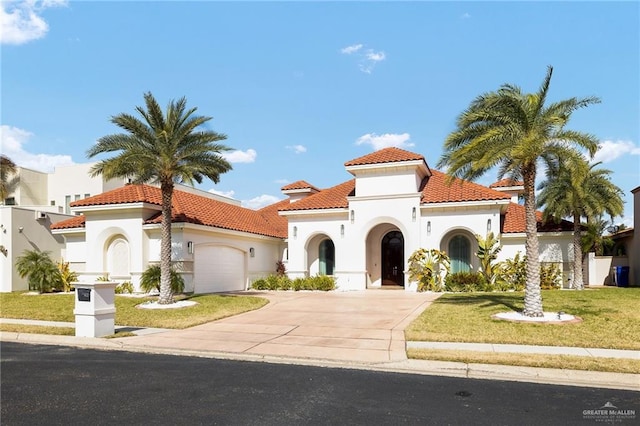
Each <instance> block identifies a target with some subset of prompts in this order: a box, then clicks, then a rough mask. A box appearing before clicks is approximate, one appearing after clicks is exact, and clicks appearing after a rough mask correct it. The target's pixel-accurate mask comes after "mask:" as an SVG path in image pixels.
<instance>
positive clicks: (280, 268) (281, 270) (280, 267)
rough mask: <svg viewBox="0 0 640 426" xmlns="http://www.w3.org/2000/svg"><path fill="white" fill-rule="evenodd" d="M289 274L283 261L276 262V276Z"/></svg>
mask: <svg viewBox="0 0 640 426" xmlns="http://www.w3.org/2000/svg"><path fill="white" fill-rule="evenodd" d="M286 273H287V267H286V266H285V264H284V262H283V261H282V260H278V261H277V262H276V274H277V275H285V274H286Z"/></svg>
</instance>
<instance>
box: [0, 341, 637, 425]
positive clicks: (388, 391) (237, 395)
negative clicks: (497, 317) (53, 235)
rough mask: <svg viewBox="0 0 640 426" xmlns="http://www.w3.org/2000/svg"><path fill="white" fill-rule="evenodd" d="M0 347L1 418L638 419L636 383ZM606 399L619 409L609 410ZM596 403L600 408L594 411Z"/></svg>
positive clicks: (13, 421)
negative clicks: (574, 383)
mask: <svg viewBox="0 0 640 426" xmlns="http://www.w3.org/2000/svg"><path fill="white" fill-rule="evenodd" d="M0 351H1V352H0V360H1V363H0V367H1V370H0V374H1V376H0V385H1V409H0V414H1V418H0V421H1V423H2V425H4V426H8V425H36V424H37V425H44V424H47V425H58V424H59V425H62V424H64V425H76V424H82V425H103V424H105V425H106V424H118V425H129V424H131V425H134V424H135V425H139V424H154V425H164V424H167V425H178V424H189V425H198V424H206V425H289V424H294V425H296V424H325V425H365V424H366V425H398V424H437V425H446V424H450V425H485V424H486V425H555V424H558V425H573V424H576V425H583V424H598V423H603V422H604V421H609V422H611V421H612V420H617V423H616V424H622V425H624V424H629V425H632V424H638V419H640V392H632V391H620V390H610V389H597V388H580V387H571V386H553V385H542V384H531V383H519V382H504V381H494V380H475V379H461V378H449V377H437V376H427V375H414V374H400V373H387V372H375V371H366V370H354V369H344V368H328V367H310V366H299V365H285V364H270V363H266V362H247V361H229V360H217V359H210V358H197V357H184V356H168V355H152V354H142V353H128V352H121V351H113V352H112V351H98V350H93V349H77V348H69V347H60V346H44V345H30V344H20V343H12V342H2V344H1V347H0ZM602 407H607V408H606V409H602ZM610 407H616V409H615V413H617V414H613V412H612V411H607V410H612V409H611V408H610ZM594 410H600V411H603V410H604V411H603V412H607V414H605V415H604V417H603V415H600V417H598V414H597V413H596V412H595V411H594ZM594 413H596V414H594ZM608 413H611V414H608ZM616 416H617V417H616ZM603 420H604V421H603Z"/></svg>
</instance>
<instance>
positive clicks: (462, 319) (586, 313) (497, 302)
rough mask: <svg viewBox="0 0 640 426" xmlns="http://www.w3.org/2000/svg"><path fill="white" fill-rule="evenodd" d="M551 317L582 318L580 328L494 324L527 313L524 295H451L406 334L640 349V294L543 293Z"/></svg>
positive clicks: (621, 291) (424, 338)
mask: <svg viewBox="0 0 640 426" xmlns="http://www.w3.org/2000/svg"><path fill="white" fill-rule="evenodd" d="M542 298H543V306H544V311H545V312H558V311H563V312H565V313H567V314H571V315H576V316H578V317H580V318H582V320H583V321H582V322H580V323H574V324H530V323H516V322H509V321H501V320H494V319H492V318H491V315H493V314H496V313H499V312H507V311H522V309H523V299H524V294H523V293H522V292H515V293H465V294H445V295H443V296H442V297H440V298H439V299H438V300H436V301H435V302H434V303H433V304H432V305H431V306H430V307H429V308H428V309H426V310H425V311H424V312H423V313H422V314H421V315H420V316H419V317H418V318H416V319H415V320H414V321H413V322H412V323H411V324H410V325H409V327H407V329H406V330H405V336H406V339H407V340H408V341H412V340H413V341H435V342H476V343H511V344H522V345H548V346H574V347H585V348H608V349H635V350H639V349H640V288H603V289H588V290H584V291H561V290H547V291H543V292H542Z"/></svg>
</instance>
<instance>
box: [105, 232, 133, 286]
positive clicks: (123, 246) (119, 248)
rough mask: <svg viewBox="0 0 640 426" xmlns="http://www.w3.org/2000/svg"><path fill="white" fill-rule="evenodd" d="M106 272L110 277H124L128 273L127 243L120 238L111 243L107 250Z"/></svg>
mask: <svg viewBox="0 0 640 426" xmlns="http://www.w3.org/2000/svg"><path fill="white" fill-rule="evenodd" d="M107 271H109V274H110V275H113V276H118V277H123V276H124V277H126V276H128V275H129V274H130V272H129V243H128V242H127V240H125V239H124V238H122V237H119V238H116V239H115V240H113V241H112V242H111V244H110V245H109V248H108V249H107Z"/></svg>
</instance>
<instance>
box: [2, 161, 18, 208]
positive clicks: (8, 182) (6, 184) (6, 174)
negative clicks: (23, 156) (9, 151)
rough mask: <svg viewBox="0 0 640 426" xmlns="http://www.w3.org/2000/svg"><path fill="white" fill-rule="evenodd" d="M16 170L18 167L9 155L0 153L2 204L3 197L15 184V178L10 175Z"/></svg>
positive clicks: (5, 196)
mask: <svg viewBox="0 0 640 426" xmlns="http://www.w3.org/2000/svg"><path fill="white" fill-rule="evenodd" d="M17 171H18V167H17V166H16V164H15V163H14V162H13V161H11V159H10V158H9V157H7V156H6V155H4V154H2V155H0V204H4V200H5V198H7V196H8V195H9V194H10V193H11V192H12V189H13V186H14V185H15V178H14V179H12V176H13V175H15V174H16V172H17Z"/></svg>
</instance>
